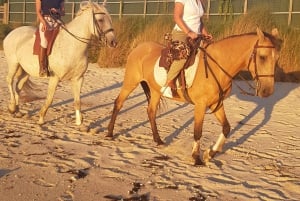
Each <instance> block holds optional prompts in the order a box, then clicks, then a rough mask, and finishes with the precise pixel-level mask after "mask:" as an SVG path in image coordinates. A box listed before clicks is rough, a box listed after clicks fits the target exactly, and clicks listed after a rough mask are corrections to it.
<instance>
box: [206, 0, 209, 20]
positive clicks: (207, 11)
mask: <svg viewBox="0 0 300 201" xmlns="http://www.w3.org/2000/svg"><path fill="white" fill-rule="evenodd" d="M209 12H210V0H208V2H207V9H206V17H207V20H208V19H209Z"/></svg>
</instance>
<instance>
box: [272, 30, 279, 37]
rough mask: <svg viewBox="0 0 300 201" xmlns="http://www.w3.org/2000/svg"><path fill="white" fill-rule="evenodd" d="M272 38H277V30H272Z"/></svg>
mask: <svg viewBox="0 0 300 201" xmlns="http://www.w3.org/2000/svg"><path fill="white" fill-rule="evenodd" d="M271 34H272V36H274V37H275V38H279V32H278V29H277V28H273V29H272V32H271Z"/></svg>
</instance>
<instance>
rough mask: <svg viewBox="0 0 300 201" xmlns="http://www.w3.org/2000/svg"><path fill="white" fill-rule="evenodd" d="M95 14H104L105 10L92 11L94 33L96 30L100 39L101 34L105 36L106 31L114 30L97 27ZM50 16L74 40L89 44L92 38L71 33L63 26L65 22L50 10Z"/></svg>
mask: <svg viewBox="0 0 300 201" xmlns="http://www.w3.org/2000/svg"><path fill="white" fill-rule="evenodd" d="M96 15H106V13H105V12H96V13H95V12H94V11H93V24H94V35H96V31H97V33H98V35H99V37H98V38H99V39H100V40H101V36H105V35H106V34H107V33H109V32H112V31H114V29H113V28H110V29H107V30H105V31H102V29H101V28H100V27H99V24H98V23H97V20H96V17H95V16H96ZM50 16H51V17H52V18H53V19H54V20H55V21H56V22H57V23H58V24H59V25H60V27H61V28H62V29H64V30H65V31H66V32H67V33H69V34H70V35H71V36H73V37H74V38H75V39H76V40H78V41H80V42H83V43H86V44H89V43H90V41H92V39H90V38H84V37H80V36H77V35H75V34H73V33H72V32H70V31H69V30H68V29H67V27H66V26H65V23H64V22H63V21H62V20H61V19H59V18H57V17H56V16H55V15H52V14H51V12H50Z"/></svg>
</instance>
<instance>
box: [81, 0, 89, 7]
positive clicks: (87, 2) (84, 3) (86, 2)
mask: <svg viewBox="0 0 300 201" xmlns="http://www.w3.org/2000/svg"><path fill="white" fill-rule="evenodd" d="M90 2H91V1H90V0H89V1H82V2H80V8H83V7H85V6H86V5H88V4H89V3H90Z"/></svg>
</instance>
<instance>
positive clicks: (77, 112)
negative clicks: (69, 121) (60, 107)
mask: <svg viewBox="0 0 300 201" xmlns="http://www.w3.org/2000/svg"><path fill="white" fill-rule="evenodd" d="M75 116H76V125H77V126H80V125H81V124H82V119H83V117H82V115H81V113H80V111H79V110H76V111H75Z"/></svg>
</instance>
